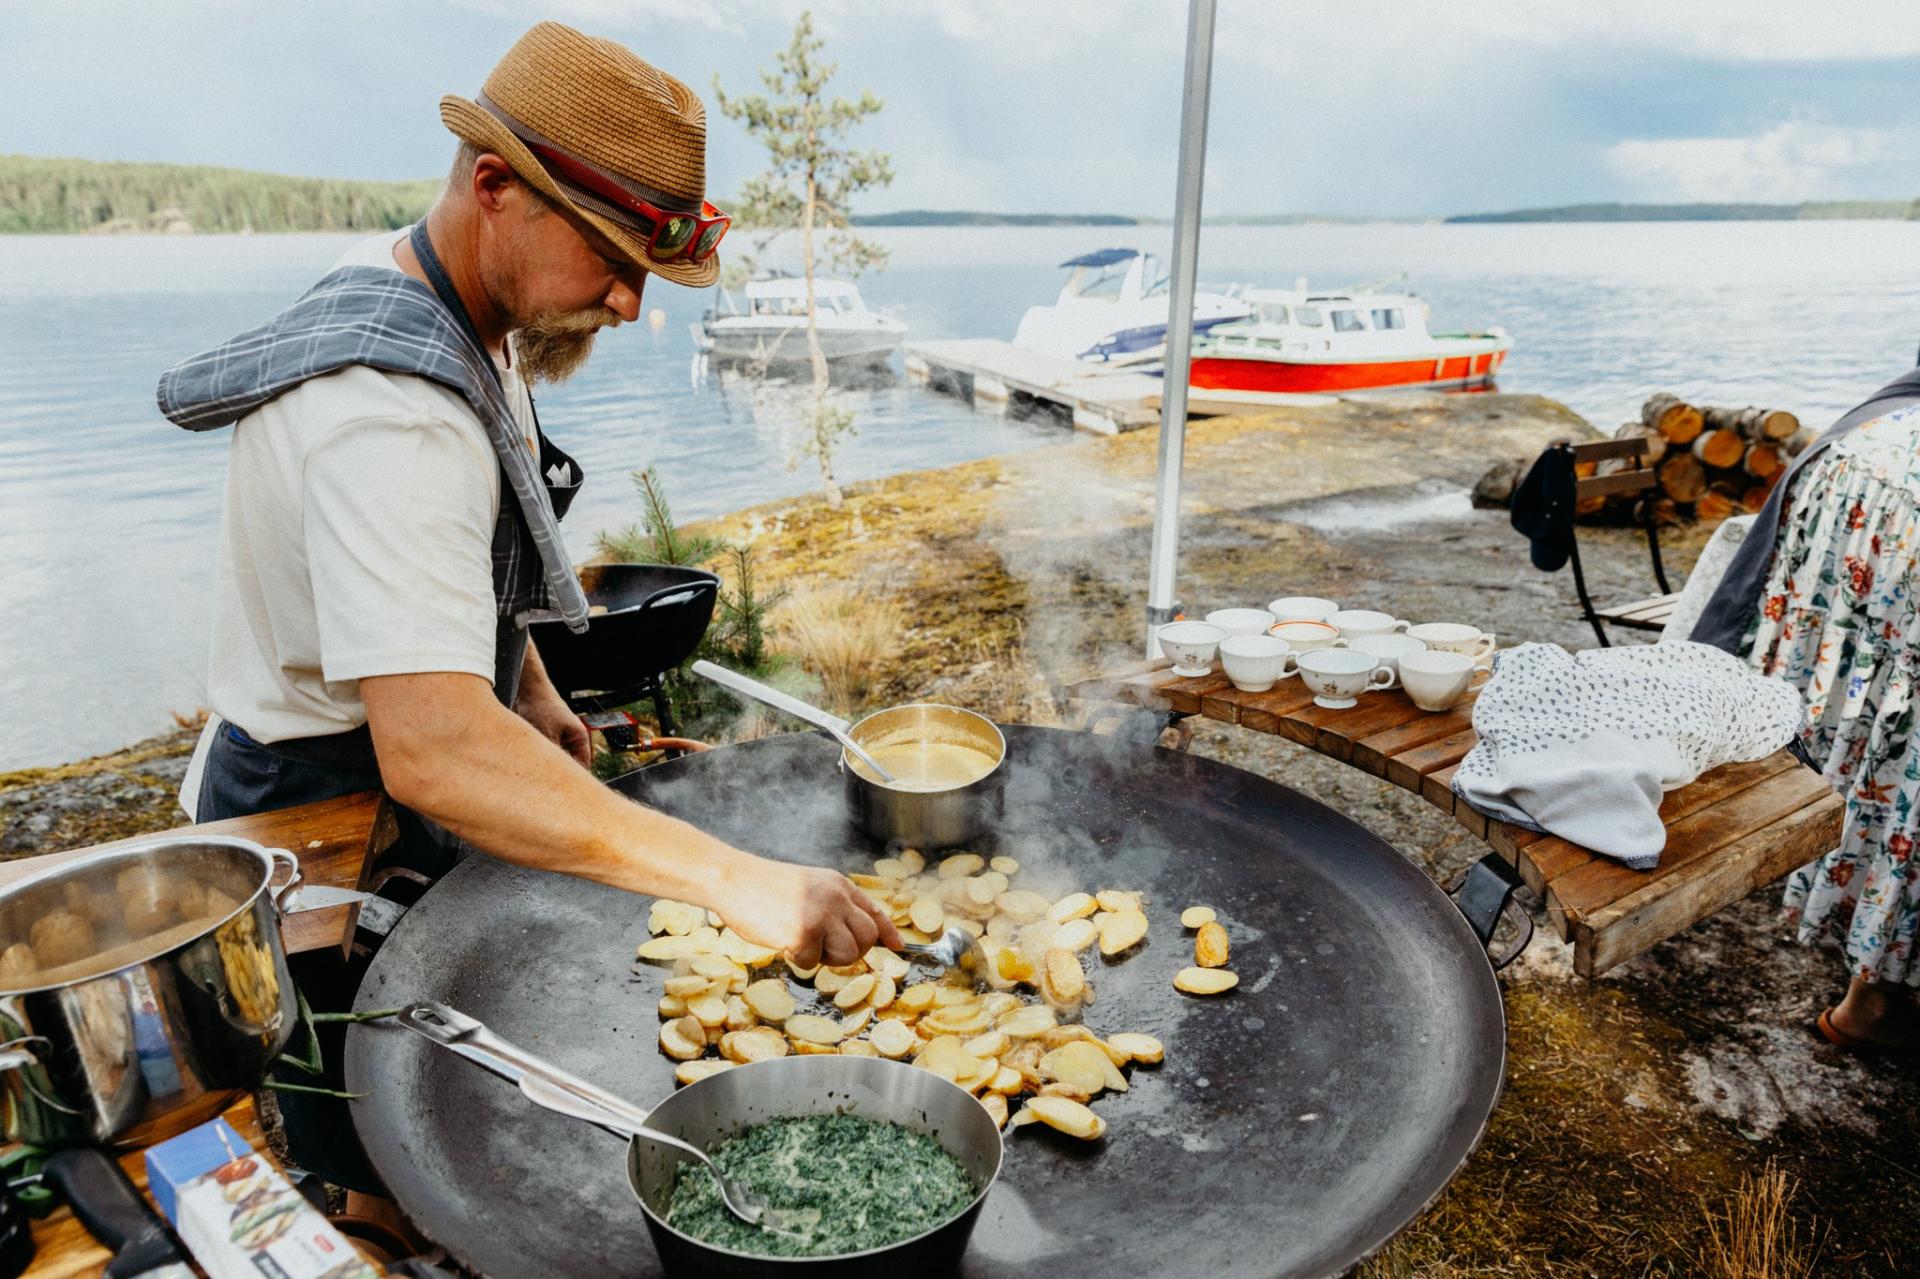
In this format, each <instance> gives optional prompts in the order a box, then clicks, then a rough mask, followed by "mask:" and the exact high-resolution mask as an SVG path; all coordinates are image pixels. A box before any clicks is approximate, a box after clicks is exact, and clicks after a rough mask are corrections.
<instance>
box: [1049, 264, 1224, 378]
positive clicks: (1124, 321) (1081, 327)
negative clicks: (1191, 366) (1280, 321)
mask: <svg viewBox="0 0 1920 1279" xmlns="http://www.w3.org/2000/svg"><path fill="white" fill-rule="evenodd" d="M1060 265H1061V266H1062V267H1064V268H1065V269H1066V270H1067V271H1069V272H1070V274H1069V275H1068V276H1067V282H1066V284H1065V286H1064V287H1062V288H1061V290H1060V296H1059V298H1058V299H1056V300H1055V302H1054V304H1053V305H1052V306H1036V307H1030V308H1028V310H1027V313H1026V314H1025V315H1024V316H1022V317H1020V327H1019V328H1018V329H1017V330H1016V331H1015V332H1014V335H1013V344H1014V345H1015V346H1024V347H1026V348H1028V349H1029V350H1034V351H1045V352H1047V353H1048V354H1050V355H1064V356H1068V357H1070V358H1072V359H1078V360H1089V361H1093V362H1096V363H1102V364H1121V363H1125V364H1135V363H1145V362H1148V361H1154V360H1159V359H1161V358H1162V357H1163V356H1164V355H1165V353H1166V345H1167V312H1168V310H1169V301H1168V297H1167V279H1166V276H1164V275H1162V274H1161V272H1160V260H1159V258H1157V257H1155V256H1154V255H1153V254H1151V253H1142V252H1141V251H1140V250H1138V249H1099V250H1096V251H1094V252H1092V253H1084V254H1082V255H1080V256H1079V257H1077V258H1069V259H1067V260H1066V261H1065V262H1062V263H1061V264H1060ZM1251 314H1253V308H1252V307H1251V306H1249V305H1247V303H1245V302H1243V301H1241V300H1240V299H1239V298H1237V297H1234V296H1233V295H1232V294H1230V293H1208V292H1196V293H1195V294H1194V297H1193V331H1194V332H1195V333H1204V332H1206V331H1207V330H1209V329H1211V328H1213V327H1214V326H1215V325H1219V324H1228V323H1231V322H1233V321H1235V320H1243V319H1245V318H1246V317H1247V316H1249V315H1251Z"/></svg>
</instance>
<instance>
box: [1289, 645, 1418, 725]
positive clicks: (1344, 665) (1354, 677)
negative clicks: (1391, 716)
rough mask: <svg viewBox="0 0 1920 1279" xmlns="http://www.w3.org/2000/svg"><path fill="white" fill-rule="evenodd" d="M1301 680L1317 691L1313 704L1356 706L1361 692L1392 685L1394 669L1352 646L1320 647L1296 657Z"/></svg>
mask: <svg viewBox="0 0 1920 1279" xmlns="http://www.w3.org/2000/svg"><path fill="white" fill-rule="evenodd" d="M1294 661H1295V664H1296V665H1297V666H1298V667H1299V669H1300V682H1301V683H1303V684H1305V685H1306V686H1307V687H1308V688H1310V689H1312V690H1313V704H1314V705H1315V706H1324V707H1326V708H1327V709H1328V710H1334V711H1337V710H1345V709H1346V708H1347V707H1349V706H1353V705H1355V704H1356V703H1357V702H1358V701H1359V698H1360V694H1362V693H1364V692H1366V691H1367V690H1368V689H1373V688H1392V687H1393V685H1394V677H1393V672H1392V671H1390V670H1388V669H1387V668H1386V667H1384V666H1382V665H1380V661H1379V659H1378V658H1374V657H1369V656H1367V655H1366V654H1365V653H1360V652H1356V651H1354V650H1353V649H1350V648H1320V649H1314V650H1313V651H1311V652H1307V653H1302V654H1300V656H1299V657H1297V658H1295V659H1294Z"/></svg>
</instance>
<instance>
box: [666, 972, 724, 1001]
mask: <svg viewBox="0 0 1920 1279" xmlns="http://www.w3.org/2000/svg"><path fill="white" fill-rule="evenodd" d="M711 985H713V981H712V979H711V978H707V977H702V976H700V974H698V973H688V974H687V975H686V976H684V977H669V978H667V986H666V990H667V993H668V994H669V995H677V996H679V997H680V998H681V999H691V998H693V997H694V996H695V995H704V994H706V993H707V987H709V986H711Z"/></svg>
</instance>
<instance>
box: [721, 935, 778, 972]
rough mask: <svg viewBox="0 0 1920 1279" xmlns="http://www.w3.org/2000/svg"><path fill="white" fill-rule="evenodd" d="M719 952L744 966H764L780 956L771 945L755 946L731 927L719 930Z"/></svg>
mask: <svg viewBox="0 0 1920 1279" xmlns="http://www.w3.org/2000/svg"><path fill="white" fill-rule="evenodd" d="M720 953H721V954H722V955H725V956H726V957H727V958H728V959H731V960H733V961H734V962H735V963H737V964H739V965H741V966H742V967H744V968H765V967H766V966H767V965H768V964H771V963H772V962H773V961H774V960H776V959H778V958H780V952H779V951H777V950H775V949H773V948H772V947H771V946H756V945H755V944H754V943H752V942H750V941H748V940H747V939H746V938H744V937H742V936H741V935H740V934H738V933H736V932H734V931H733V929H731V928H723V929H721V930H720Z"/></svg>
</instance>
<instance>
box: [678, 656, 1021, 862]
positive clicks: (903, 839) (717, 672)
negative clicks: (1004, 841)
mask: <svg viewBox="0 0 1920 1279" xmlns="http://www.w3.org/2000/svg"><path fill="white" fill-rule="evenodd" d="M693 670H694V673H695V674H697V675H701V676H703V677H705V678H707V679H710V680H712V681H713V682H714V683H716V684H719V685H721V686H722V687H724V688H729V689H732V690H733V691H734V692H736V693H739V694H741V695H742V696H745V697H751V698H753V699H755V700H756V701H760V702H763V703H765V704H766V705H768V706H772V707H774V708H776V709H778V710H782V711H786V712H788V713H789V714H794V715H797V716H799V717H800V718H802V719H805V720H807V722H809V723H812V724H815V725H818V726H820V727H823V728H825V729H827V731H828V732H830V733H832V734H833V735H834V737H835V738H837V739H838V740H840V741H841V742H842V743H849V742H850V743H852V745H853V747H854V748H855V749H860V750H863V751H880V750H884V749H886V748H888V747H894V746H899V745H904V744H908V743H916V744H936V745H938V744H948V745H954V746H961V747H965V748H967V749H969V750H972V751H977V752H979V753H980V754H982V755H984V756H986V757H987V758H988V759H989V760H991V761H992V767H991V768H990V769H989V770H988V772H987V773H986V774H985V775H984V776H982V777H980V778H978V779H977V780H975V781H972V782H969V783H967V784H966V785H964V786H949V787H944V788H941V789H937V790H923V789H910V788H908V787H906V786H903V785H901V784H898V783H897V782H894V783H891V784H890V782H889V781H888V780H883V779H882V777H881V775H880V773H879V772H877V771H876V770H875V769H874V768H873V765H872V764H871V762H869V761H864V760H862V759H860V758H856V756H855V755H854V753H853V750H850V749H849V748H848V746H846V745H844V744H843V745H842V747H841V751H840V775H841V785H842V789H843V791H844V793H845V796H846V804H847V814H848V816H849V817H850V818H851V819H852V821H853V823H854V824H855V825H856V826H858V827H859V828H860V829H861V830H862V831H865V832H866V833H867V834H868V835H870V836H872V837H873V838H874V839H877V840H880V841H883V842H885V843H888V844H893V845H895V846H898V847H902V848H920V849H941V848H955V847H958V846H960V845H962V844H967V843H970V842H972V841H973V840H974V839H976V838H978V837H979V836H981V835H983V834H985V833H986V832H988V831H989V830H992V829H994V828H995V827H996V826H998V825H999V823H1000V820H1001V818H1002V817H1003V816H1004V814H1005V809H1006V785H1007V739H1006V737H1005V736H1004V735H1003V734H1002V733H1001V732H1000V729H999V726H998V725H996V724H995V723H994V722H993V721H992V720H990V719H988V718H987V717H986V716H984V715H981V714H978V713H977V712H974V711H970V710H966V709H964V708H962V707H959V706H946V705H942V704H940V703H938V702H914V703H910V704H908V705H905V706H890V707H888V708H886V709H885V710H879V711H874V712H873V713H872V714H870V715H867V716H866V717H864V718H862V719H861V720H860V721H859V722H857V723H851V724H850V723H848V721H846V720H844V719H841V718H839V717H838V716H835V715H829V714H827V713H826V712H824V711H820V710H818V709H817V708H814V707H810V706H806V704H805V703H803V702H799V701H797V699H795V698H792V697H789V696H788V695H787V694H785V693H782V692H781V691H780V690H779V689H776V688H770V687H768V686H767V685H765V684H762V683H760V682H759V681H758V680H755V679H751V678H749V677H747V676H745V675H742V674H740V673H739V672H737V671H730V670H727V669H726V668H725V667H723V666H715V665H714V664H713V663H712V662H695V663H694V664H693ZM796 706H798V707H801V708H803V709H804V711H805V713H802V711H801V710H796V709H795V707H796Z"/></svg>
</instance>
